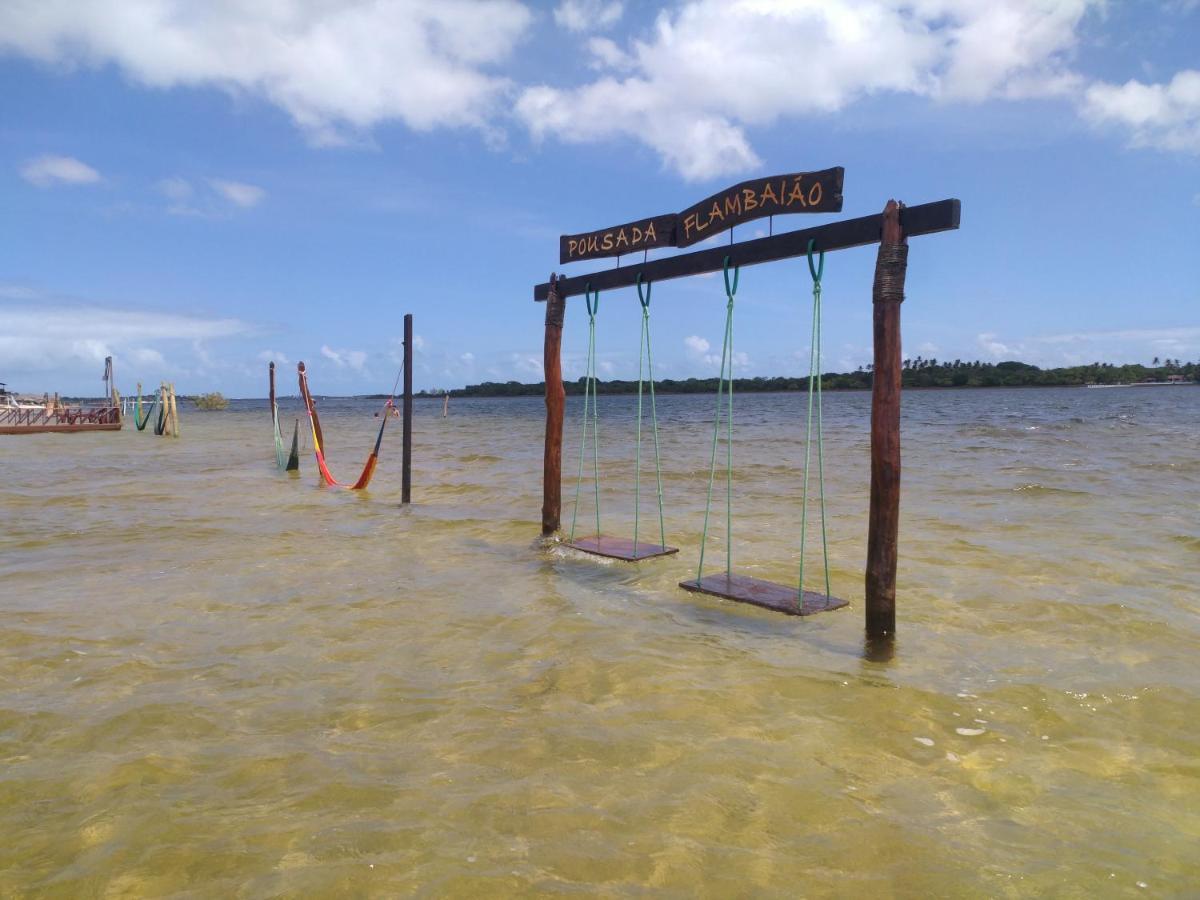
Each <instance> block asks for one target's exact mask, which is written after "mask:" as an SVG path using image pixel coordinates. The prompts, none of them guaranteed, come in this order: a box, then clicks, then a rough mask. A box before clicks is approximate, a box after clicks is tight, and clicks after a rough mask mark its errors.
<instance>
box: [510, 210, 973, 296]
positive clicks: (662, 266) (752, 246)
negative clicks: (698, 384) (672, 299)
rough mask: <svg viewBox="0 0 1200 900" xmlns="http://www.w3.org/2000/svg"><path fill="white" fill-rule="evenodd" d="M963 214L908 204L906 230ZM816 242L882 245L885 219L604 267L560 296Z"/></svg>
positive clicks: (800, 250)
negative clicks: (882, 224) (616, 266)
mask: <svg viewBox="0 0 1200 900" xmlns="http://www.w3.org/2000/svg"><path fill="white" fill-rule="evenodd" d="M960 214H961V204H960V203H959V201H958V200H938V201H936V202H934V203H922V204H921V205H920V206H908V207H905V208H904V210H903V212H902V213H901V227H902V228H903V229H904V234H905V236H907V237H916V236H918V235H922V234H937V233H938V232H939V231H953V230H955V229H957V228H958V220H959V216H960ZM810 239H811V240H813V241H814V242H815V243H814V246H813V249H814V250H815V251H817V252H822V251H824V252H829V251H831V250H847V249H849V248H851V247H862V246H864V245H867V244H878V243H879V240H880V219H879V215H878V214H876V215H872V216H862V217H861V218H858V219H846V220H845V221H843V222H830V223H829V224H827V225H817V226H815V227H813V228H802V229H800V230H799V231H785V232H784V233H783V234H776V235H772V236H770V237H765V238H757V239H755V240H751V241H741V242H740V243H737V244H732V245H727V246H720V247H712V248H710V249H707V250H697V251H696V252H694V253H681V254H679V255H678V256H668V257H664V258H663V259H655V260H651V261H649V262H646V263H642V264H640V265H638V264H634V265H627V266H621V267H619V268H616V269H602V270H601V271H599V272H592V273H591V274H589V275H576V276H574V277H572V278H560V279H559V280H558V295H559V296H560V297H562V298H564V299H565V298H567V297H574V296H578V295H580V294H582V293H583V292H584V291H585V290H586V289H587V287H588V285H589V284H590V285H591V287H592V290H597V291H600V290H604V291H607V290H612V289H613V288H621V287H631V286H633V285H634V284H636V283H637V277H638V275H639V274H640V275H641V276H642V280H643V281H666V280H667V279H670V278H684V277H686V276H688V275H703V274H706V273H708V272H720V271H721V269H722V268H723V266H724V262H725V257H726V256H728V257H729V261H730V265H737V266H753V265H757V264H758V263H765V262H774V261H775V260H780V259H790V258H792V257H795V256H804V255H805V254H806V253H807V252H808V242H809V240H810ZM549 292H550V283H549V282H546V283H544V284H539V285H537V286H536V287H535V288H534V289H533V299H534V300H537V301H543V300H545V299H546V297H547V295H548V294H549Z"/></svg>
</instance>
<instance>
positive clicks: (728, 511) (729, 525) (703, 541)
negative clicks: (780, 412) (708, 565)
mask: <svg viewBox="0 0 1200 900" xmlns="http://www.w3.org/2000/svg"><path fill="white" fill-rule="evenodd" d="M724 268H725V296H726V297H727V298H728V302H727V303H726V304H725V337H724V339H723V340H722V341H721V374H720V376H719V377H718V379H717V415H716V419H715V420H714V422H713V439H712V456H711V458H710V459H709V463H708V497H707V499H706V500H705V501H704V532H703V534H702V535H701V537H700V564H699V565H698V566H697V567H696V581H697V583H698V582H699V581H700V579H701V577H702V576H703V574H704V548H705V545H707V543H708V517H709V511H710V510H711V508H712V493H713V481H714V479H715V478H716V473H717V438H718V436H719V435H720V433H721V391H722V388H723V386H724V384H725V381H726V376H725V368H726V363H727V362H728V364H729V377H728V381H729V412H728V415H727V416H726V429H727V431H726V438H725V446H726V457H725V576H726V577H729V576H731V575H732V574H733V297H734V295H735V294H736V293H737V285H738V274H739V271H738V267H737V266H734V267H733V284H732V286H731V285H730V282H729V257H728V256H726V257H725V263H724Z"/></svg>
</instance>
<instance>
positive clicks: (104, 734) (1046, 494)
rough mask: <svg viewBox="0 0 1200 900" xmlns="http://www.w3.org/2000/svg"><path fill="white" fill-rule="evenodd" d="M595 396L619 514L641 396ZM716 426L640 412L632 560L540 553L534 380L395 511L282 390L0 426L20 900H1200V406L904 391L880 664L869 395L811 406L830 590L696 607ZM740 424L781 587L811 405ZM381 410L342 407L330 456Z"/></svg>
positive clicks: (667, 411) (790, 398)
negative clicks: (327, 897) (818, 611)
mask: <svg viewBox="0 0 1200 900" xmlns="http://www.w3.org/2000/svg"><path fill="white" fill-rule="evenodd" d="M600 400H601V403H600V414H601V438H602V441H603V446H602V450H601V452H602V456H603V459H602V460H601V471H602V476H603V483H604V490H603V507H604V509H603V513H604V520H605V526H604V527H605V530H606V531H608V532H610V533H613V534H628V533H629V532H630V531H631V529H632V522H633V515H632V497H633V471H632V452H631V450H632V443H631V440H632V434H633V431H632V415H633V410H634V403H635V401H634V400H633V399H632V398H611V397H601V398H600ZM571 402H572V405H571V407H570V408H569V411H568V414H569V418H568V427H567V446H566V450H565V453H566V457H565V458H566V461H567V463H568V464H567V465H565V466H564V468H565V469H567V470H568V471H569V472H570V473H571V474H572V475H573V473H574V463H575V461H577V457H575V456H574V455H573V454H574V453H575V452H576V451H577V444H576V443H575V442H576V441H577V440H578V431H577V426H578V412H579V410H578V401H577V399H573V400H572V401H571ZM711 404H712V398H711V397H662V398H660V407H661V412H662V425H663V434H662V437H663V459H664V490H665V493H666V498H667V516H666V525H667V529H668V539H669V540H670V541H671V542H672V543H674V544H676V545H678V546H680V547H682V548H683V550H682V551H681V553H680V554H679V555H678V556H677V557H670V558H667V559H663V560H658V561H654V562H647V563H643V564H642V565H640V566H637V567H633V566H628V565H625V564H621V563H612V562H609V563H605V562H600V561H597V560H594V559H592V558H585V557H582V556H580V555H578V554H575V553H572V552H569V551H565V550H563V549H561V548H556V549H551V550H546V549H543V548H542V547H541V546H540V544H539V542H538V541H537V531H538V522H539V517H540V503H541V494H540V479H541V471H540V466H541V457H542V445H541V415H542V406H541V403H540V401H539V400H536V399H530V400H493V401H474V402H467V401H457V402H453V403H452V404H451V415H450V417H449V418H448V419H442V418H441V417H440V413H441V403H440V401H438V402H436V403H434V402H429V403H428V404H424V403H418V404H417V423H416V424H417V430H416V437H415V443H416V458H415V465H414V475H413V482H414V497H415V499H416V500H417V501H418V502H417V503H416V504H415V505H413V506H412V507H408V508H403V507H401V506H400V505H399V503H398V500H399V492H400V473H399V430H398V429H395V430H394V431H391V432H389V436H388V438H385V445H384V454H383V458H382V461H381V464H380V469H379V472H378V474H377V475H376V478H375V481H374V482H373V484H372V488H371V491H370V492H369V494H366V495H364V496H357V495H354V494H351V493H349V492H343V491H334V490H327V489H320V488H318V487H317V486H316V483H317V476H316V472H315V470H314V467H313V463H312V458H311V455H309V456H306V457H305V458H304V459H303V461H302V464H303V471H302V473H301V475H300V476H299V477H295V476H288V475H285V474H282V473H279V472H277V471H276V470H275V467H274V456H273V446H272V440H271V433H270V417H269V415H268V414H267V411H266V408H265V404H264V403H245V404H237V403H235V404H234V405H233V407H232V408H231V409H230V410H229V411H227V412H222V413H198V412H190V413H189V412H188V411H186V410H185V411H184V416H183V435H184V436H183V438H182V439H181V440H179V441H171V440H166V439H161V438H154V437H152V436H150V435H149V434H148V433H142V434H138V433H136V432H134V431H133V430H132V429H131V430H129V431H126V432H122V433H120V434H117V435H74V436H61V435H43V436H36V437H22V438H0V464H2V465H3V472H4V479H3V484H2V485H0V508H2V509H3V512H4V523H5V527H4V530H3V533H2V534H0V763H2V768H0V834H3V835H4V840H2V841H0V895H9V894H18V895H20V894H23V893H36V894H51V895H59V896H81V895H86V896H90V895H101V894H102V895H106V896H107V895H122V894H133V895H155V896H158V895H165V894H170V893H175V892H181V891H194V892H195V894H194V895H196V896H230V895H248V896H264V895H276V894H290V895H313V894H318V893H342V894H347V895H364V894H379V895H390V894H408V893H412V892H414V891H418V890H420V891H421V892H423V893H425V894H433V895H439V894H451V895H455V896H485V895H486V896H496V895H524V894H529V893H559V892H563V893H565V892H571V891H578V890H580V889H583V888H586V889H588V890H589V891H594V890H599V891H602V892H605V893H610V894H611V893H633V892H637V891H639V890H640V889H642V888H645V887H648V888H651V889H656V890H665V891H666V892H668V893H673V894H676V895H689V894H693V893H702V894H708V895H712V896H728V895H741V896H744V895H747V894H760V893H768V894H777V895H789V896H790V895H795V894H809V895H813V896H821V895H830V894H840V895H862V894H867V893H876V894H879V895H881V896H893V895H895V896H1030V895H1037V894H1043V893H1050V894H1055V895H1065V896H1088V895H1101V896H1124V895H1135V894H1139V893H1143V892H1148V893H1149V894H1152V895H1155V896H1164V895H1179V894H1186V893H1189V892H1190V891H1194V890H1195V889H1196V885H1197V884H1200V862H1198V861H1197V860H1198V859H1200V856H1198V855H1197V854H1196V852H1195V850H1196V847H1197V846H1200V803H1197V796H1198V795H1200V794H1198V791H1200V763H1198V762H1197V756H1196V749H1197V746H1198V742H1200V674H1198V670H1197V667H1196V665H1195V660H1196V658H1197V652H1198V651H1200V617H1198V612H1200V604H1198V603H1197V598H1196V590H1195V582H1196V576H1197V573H1198V572H1200V520H1198V512H1197V511H1198V510H1200V456H1197V437H1198V436H1200V425H1198V422H1200V417H1198V415H1197V414H1198V413H1200V390H1196V389H1192V388H1177V389H1176V388H1171V389H1130V390H1127V391H1085V390H1036V391H1035V390H1029V391H1000V390H996V391H966V390H964V391H957V392H912V393H910V394H908V395H906V398H905V421H904V442H905V445H904V446H905V473H904V500H903V521H902V528H901V555H900V583H899V594H898V606H899V614H898V618H899V637H898V640H897V642H896V645H895V647H894V656H892V655H889V653H887V652H881V651H879V648H872V647H870V646H864V642H863V638H862V608H861V599H862V564H863V558H864V555H865V537H866V502H867V492H868V458H867V440H868V431H867V424H868V407H869V397H868V396H867V395H865V394H836V395H829V396H828V397H827V400H826V404H827V406H826V415H825V418H826V423H827V432H828V434H827V438H826V454H827V463H826V467H827V482H828V493H829V497H830V505H829V513H830V521H829V536H830V557H831V563H832V567H833V571H832V578H833V592H834V594H835V595H837V596H841V597H846V598H848V599H850V600H851V604H852V605H851V608H850V609H848V610H842V611H839V612H835V613H829V614H823V615H820V616H815V617H813V618H810V619H804V620H797V619H791V618H785V617H780V616H776V615H773V614H771V613H767V612H763V611H760V610H756V609H753V608H749V607H743V606H738V605H735V604H729V603H725V602H722V601H718V600H715V599H713V598H706V597H700V596H697V595H692V594H687V593H685V592H683V591H681V590H679V589H678V588H677V587H676V583H677V582H678V581H679V580H681V579H682V578H685V577H691V575H693V574H694V567H695V565H696V560H697V555H698V554H697V550H698V546H697V545H698V541H699V539H700V530H701V525H702V517H703V504H704V488H705V483H706V477H707V465H708V450H709V445H708V441H709V440H710V439H711V431H710V429H711V418H710V416H711V412H712V409H711ZM737 405H738V422H737V424H738V432H737V438H736V446H735V465H736V476H735V494H736V510H735V517H734V523H735V524H734V536H733V547H734V557H735V565H736V567H737V568H738V569H739V570H740V571H744V572H746V573H748V574H752V575H756V576H759V577H764V578H770V579H773V580H779V581H794V579H795V577H796V572H797V569H798V564H799V563H798V559H797V549H798V546H799V531H798V529H799V521H800V508H799V497H800V483H801V472H800V469H799V464H800V460H801V449H802V445H801V443H800V438H801V437H802V431H801V428H802V426H801V422H802V417H803V408H802V398H801V397H799V396H794V395H770V396H761V395H760V396H749V395H743V396H740V397H739V398H738V399H737ZM283 406H284V415H285V421H286V417H287V416H289V415H294V414H295V404H294V403H292V402H291V401H284V404H283ZM374 409H375V406H374V404H366V403H355V402H342V403H338V402H337V401H326V402H324V403H323V405H322V417H323V420H324V421H325V422H326V428H325V430H326V438H327V441H328V444H329V447H328V451H329V454H330V458H331V464H332V465H333V467H334V473H335V475H337V474H339V473H343V474H344V473H348V472H356V471H357V469H358V467H359V466H360V465H361V462H362V460H363V458H364V457H365V454H366V452H367V451H368V449H369V447H370V444H371V442H372V440H373V431H374V427H375V424H376V421H375V420H374V419H373V417H372V412H373V411H374ZM646 461H647V463H648V467H647V470H646V471H647V473H650V472H652V468H650V465H652V464H651V463H649V462H648V457H647V460H646ZM645 486H646V485H643V487H645ZM643 496H644V499H645V498H646V497H647V496H652V495H650V494H648V493H646V492H644V495H643ZM572 499H573V484H568V485H566V486H565V488H564V507H565V512H566V518H567V520H568V521H569V516H570V510H571V500H572ZM590 502H591V501H590V499H589V497H588V496H587V495H586V494H585V496H584V498H583V499H582V500H581V516H585V515H586V516H588V517H590V516H591V505H590ZM647 509H649V507H647ZM647 518H649V519H650V520H653V519H654V518H656V517H655V516H648V517H647ZM585 521H590V518H588V519H585ZM718 521H719V522H720V521H723V517H718ZM710 540H711V541H712V545H711V546H710V548H709V551H708V553H707V559H708V560H710V561H711V564H712V565H714V566H719V565H720V564H721V562H720V560H721V554H722V552H723V547H724V535H723V533H722V529H721V527H718V528H717V529H716V530H715V533H713V534H711V535H710ZM809 545H810V547H815V546H816V545H815V544H814V543H813V542H812V541H811V540H810V544H809ZM816 560H817V557H816V556H813V557H810V561H809V566H808V571H809V572H813V573H815V572H816V568H817V564H816ZM1142 885H1144V886H1145V887H1144V889H1143V887H1142Z"/></svg>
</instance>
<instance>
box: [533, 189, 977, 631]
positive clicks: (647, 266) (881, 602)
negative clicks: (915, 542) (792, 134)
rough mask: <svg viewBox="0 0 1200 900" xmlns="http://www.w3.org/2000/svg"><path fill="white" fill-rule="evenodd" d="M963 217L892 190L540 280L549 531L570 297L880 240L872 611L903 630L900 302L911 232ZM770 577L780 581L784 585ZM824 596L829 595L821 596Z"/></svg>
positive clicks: (756, 586) (718, 587)
mask: <svg viewBox="0 0 1200 900" xmlns="http://www.w3.org/2000/svg"><path fill="white" fill-rule="evenodd" d="M839 199H840V198H839ZM839 208H840V204H839ZM960 217H961V204H960V202H959V201H958V200H956V199H949V200H939V201H936V202H933V203H925V204H921V205H920V206H910V207H905V206H904V205H903V204H901V203H898V202H896V201H895V200H889V201H888V202H887V205H886V206H885V207H884V210H883V214H882V216H863V217H860V218H857V219H847V220H844V221H841V222H832V223H829V224H826V225H819V226H816V227H813V228H804V229H800V230H797V231H789V232H785V233H783V234H776V235H771V236H769V237H764V238H758V239H756V240H750V241H742V242H740V243H736V244H730V245H727V246H720V247H715V248H711V249H707V250H699V251H694V252H691V253H683V254H679V255H677V256H671V257H666V258H663V259H656V260H653V261H648V262H642V263H641V264H634V265H627V266H620V265H618V266H617V267H616V268H613V269H606V270H603V271H599V272H594V273H592V274H589V275H580V276H576V277H572V278H567V277H565V276H559V277H556V276H555V275H554V274H553V273H551V275H550V280H549V281H548V282H546V283H544V284H539V285H536V286H535V287H534V289H533V299H534V300H535V301H544V302H546V321H545V344H544V364H545V373H546V435H545V453H544V457H543V481H542V534H543V536H550V535H553V534H554V533H555V532H557V531H558V530H559V527H560V517H561V512H562V436H563V419H564V413H565V407H566V390H565V388H564V386H563V380H562V329H563V321H564V319H565V316H566V301H567V298H568V297H572V296H578V295H581V294H583V293H584V291H585V290H586V289H588V288H589V286H590V288H591V289H592V290H611V289H613V288H619V287H630V286H633V285H634V284H636V282H637V280H638V278H639V277H641V278H642V279H643V280H644V281H649V282H655V281H665V280H667V279H671V278H682V277H684V276H688V275H701V274H706V273H709V272H719V271H721V270H722V268H723V266H724V263H725V261H726V260H728V262H729V265H730V266H751V265H757V264H759V263H765V262H774V261H777V260H783V259H790V258H793V257H797V256H804V255H807V253H808V252H809V249H810V247H811V248H812V250H813V252H818V253H828V252H832V251H835V250H846V249H849V248H851V247H862V246H867V245H870V244H879V253H878V256H877V259H876V264H875V280H874V287H873V290H872V301H873V307H874V314H873V326H874V328H873V331H874V334H873V344H874V359H875V366H874V374H873V377H872V385H871V500H870V514H869V523H868V536H867V563H866V602H865V607H866V609H865V612H866V630H867V634H868V636H869V637H872V638H876V637H887V636H891V635H894V633H895V631H896V564H897V558H898V547H899V530H900V390H901V350H900V305H901V303H903V301H904V279H905V273H906V271H907V251H908V239H909V238H910V237H917V236H920V235H926V234H937V233H939V232H943V231H953V230H956V229H957V228H958V227H959V219H960ZM810 241H811V244H810ZM618 262H619V260H618ZM639 549H640V548H639ZM592 552H595V551H592ZM683 586H684V587H685V588H687V589H688V590H693V591H699V592H703V593H708V594H713V595H716V596H722V597H726V598H728V599H733V600H739V601H741V602H747V603H753V604H755V605H758V606H763V607H765V608H768V609H775V610H778V611H780V612H788V613H791V614H799V615H805V614H808V612H810V611H811V612H819V611H821V610H822V609H827V608H835V607H833V606H832V605H831V604H830V601H832V602H835V603H837V604H839V605H845V602H844V601H833V598H826V597H824V595H820V594H813V593H812V592H809V591H805V592H804V593H803V596H804V603H803V604H798V603H797V602H796V601H797V599H798V596H797V590H796V589H795V588H792V587H785V586H782V585H773V583H771V582H762V581H758V580H757V579H747V578H746V577H745V576H738V575H732V574H724V573H722V574H719V575H710V576H705V577H704V578H703V579H701V580H700V581H699V582H691V583H686V582H685V583H684V585H683ZM767 586H773V587H774V588H778V589H779V592H776V591H772V590H771V589H770V588H768V587H767ZM783 591H786V592H787V596H788V598H789V600H790V604H788V603H784V602H783V599H782V598H783V594H782V593H781V592H783ZM818 600H820V601H823V602H822V603H818V602H817V601H818ZM818 607H819V608H818Z"/></svg>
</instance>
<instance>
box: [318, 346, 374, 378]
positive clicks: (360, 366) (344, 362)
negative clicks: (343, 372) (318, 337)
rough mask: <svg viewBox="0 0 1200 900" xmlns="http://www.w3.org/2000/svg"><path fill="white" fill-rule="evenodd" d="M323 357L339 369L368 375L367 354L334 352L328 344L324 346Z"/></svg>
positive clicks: (358, 351)
mask: <svg viewBox="0 0 1200 900" xmlns="http://www.w3.org/2000/svg"><path fill="white" fill-rule="evenodd" d="M321 355H322V356H323V357H325V358H326V359H327V360H329V361H330V362H332V363H333V364H334V365H335V366H337V367H338V368H339V369H345V368H349V369H353V370H354V371H355V372H358V373H360V374H363V375H365V374H366V373H367V354H366V353H365V352H364V351H362V350H334V349H333V348H332V347H330V346H329V345H328V344H322V345H321Z"/></svg>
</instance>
